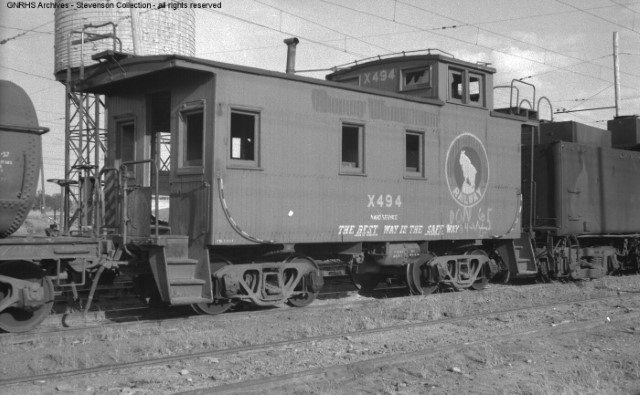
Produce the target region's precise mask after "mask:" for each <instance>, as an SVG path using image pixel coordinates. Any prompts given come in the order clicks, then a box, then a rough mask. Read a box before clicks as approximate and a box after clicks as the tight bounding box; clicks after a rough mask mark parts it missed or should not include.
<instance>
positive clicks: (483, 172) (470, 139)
mask: <svg viewBox="0 0 640 395" xmlns="http://www.w3.org/2000/svg"><path fill="white" fill-rule="evenodd" d="M445 172H446V177H447V185H448V186H449V192H451V196H452V197H453V199H454V200H455V201H456V202H457V203H458V204H460V205H462V206H464V207H473V206H475V205H476V204H478V203H479V202H480V201H481V200H482V198H483V197H484V194H485V192H486V191H487V185H488V184H489V160H488V158H487V151H486V150H485V149H484V145H482V141H480V140H479V139H478V138H477V137H476V136H474V135H473V134H471V133H462V134H460V135H459V136H458V137H456V138H455V139H453V141H452V142H451V144H450V145H449V149H448V150H447V159H446V170H445Z"/></svg>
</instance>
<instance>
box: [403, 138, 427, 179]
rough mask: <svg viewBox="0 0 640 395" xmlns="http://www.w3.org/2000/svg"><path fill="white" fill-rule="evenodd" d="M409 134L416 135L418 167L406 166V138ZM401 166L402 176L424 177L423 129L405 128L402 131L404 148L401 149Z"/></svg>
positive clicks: (411, 177) (409, 177)
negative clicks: (402, 160) (410, 167)
mask: <svg viewBox="0 0 640 395" xmlns="http://www.w3.org/2000/svg"><path fill="white" fill-rule="evenodd" d="M409 136H417V137H418V165H419V167H418V169H416V170H415V171H414V170H410V169H409V168H408V167H407V159H408V158H407V154H408V152H407V138H408V137H409ZM403 153H404V155H403V159H404V162H403V167H404V178H407V179H425V132H424V131H423V130H415V129H405V131H404V149H403Z"/></svg>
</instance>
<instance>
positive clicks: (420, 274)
mask: <svg viewBox="0 0 640 395" xmlns="http://www.w3.org/2000/svg"><path fill="white" fill-rule="evenodd" d="M435 257H436V256H435V254H432V253H428V254H426V255H425V257H424V258H420V260H419V261H418V262H416V263H410V264H408V265H407V285H408V286H409V290H410V291H411V293H413V294H415V295H429V294H432V293H434V292H435V291H436V289H438V281H437V279H436V278H435V276H434V274H433V268H432V267H431V266H429V263H430V262H431V260H433V258H435Z"/></svg>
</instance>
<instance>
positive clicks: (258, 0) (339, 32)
mask: <svg viewBox="0 0 640 395" xmlns="http://www.w3.org/2000/svg"><path fill="white" fill-rule="evenodd" d="M253 1H254V2H255V3H258V4H262V5H264V6H266V7H270V8H273V9H275V10H278V11H280V13H282V14H287V15H291V16H293V17H294V18H298V19H300V20H303V21H305V22H309V23H313V24H314V25H316V26H320V27H322V28H324V29H327V30H329V31H332V32H334V33H338V34H340V35H343V36H345V37H349V38H351V39H353V40H356V41H360V42H361V43H363V44H366V45H370V46H372V47H376V48H379V49H382V50H384V51H387V53H391V52H393V51H391V50H390V49H387V48H384V47H381V46H379V45H375V44H372V43H369V42H367V41H364V40H362V39H359V38H357V37H355V36H351V35H349V34H346V33H343V32H341V31H338V30H336V29H333V28H331V27H329V26H326V25H323V24H320V23H317V22H314V21H312V20H310V19H307V18H303V17H301V16H299V15H295V14H293V13H291V12H288V11H285V10H282V9H280V8H278V7H275V6H272V5H270V4H266V3H263V2H262V1H260V0H253Z"/></svg>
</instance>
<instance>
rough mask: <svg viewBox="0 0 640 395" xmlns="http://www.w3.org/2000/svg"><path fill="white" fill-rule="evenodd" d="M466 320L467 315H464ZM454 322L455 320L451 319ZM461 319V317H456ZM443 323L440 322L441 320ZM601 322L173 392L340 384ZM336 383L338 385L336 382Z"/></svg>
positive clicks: (185, 394)
mask: <svg viewBox="0 0 640 395" xmlns="http://www.w3.org/2000/svg"><path fill="white" fill-rule="evenodd" d="M638 318H640V312H637V313H632V314H629V315H628V316H626V317H624V319H619V320H617V321H616V322H617V323H618V324H621V323H623V322H633V321H634V320H637V319H638ZM467 319H469V318H467ZM452 321H454V320H452ZM455 321H460V320H455ZM440 324H442V323H440ZM599 325H602V319H601V318H597V319H590V320H587V321H581V322H576V323H571V324H563V325H557V326H550V327H545V328H538V329H534V330H531V329H527V330H520V331H515V332H512V333H509V334H500V335H497V336H487V337H484V338H482V339H478V340H473V341H466V340H464V341H458V342H455V343H453V344H445V345H436V346H432V347H426V348H424V349H419V350H416V351H410V352H401V353H392V354H390V355H384V356H381V357H374V358H370V359H365V360H361V361H356V362H352V363H346V364H338V365H331V366H323V367H319V368H314V369H307V370H302V371H296V372H291V373H286V374H281V375H272V376H267V377H261V378H258V379H253V380H247V381H241V382H235V383H230V384H223V385H218V386H212V387H206V388H198V389H194V390H188V391H183V392H179V393H177V394H176V395H200V394H210V393H216V394H239V393H241V394H251V393H256V394H264V393H268V392H270V391H273V393H278V392H280V390H283V391H282V392H284V390H285V389H287V388H289V389H290V388H295V386H296V385H300V384H301V383H305V384H307V385H310V386H313V383H314V382H316V383H319V382H321V381H324V380H326V379H327V377H330V379H331V381H332V382H333V383H334V385H339V384H340V383H347V382H350V381H353V380H355V379H357V378H358V377H360V376H363V375H375V374H377V373H378V372H379V371H380V370H381V369H383V368H386V367H388V366H390V365H397V364H402V363H406V362H412V361H415V360H418V359H422V358H425V355H429V357H430V358H433V357H435V356H436V355H438V354H444V353H446V352H452V351H463V350H466V349H469V348H471V347H474V346H481V345H487V344H498V343H504V342H508V341H513V340H517V339H521V338H528V339H531V338H532V337H541V336H545V335H551V336H554V335H560V334H568V333H582V332H584V331H586V330H588V329H590V328H594V327H596V326H599ZM336 383H338V384H336Z"/></svg>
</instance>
